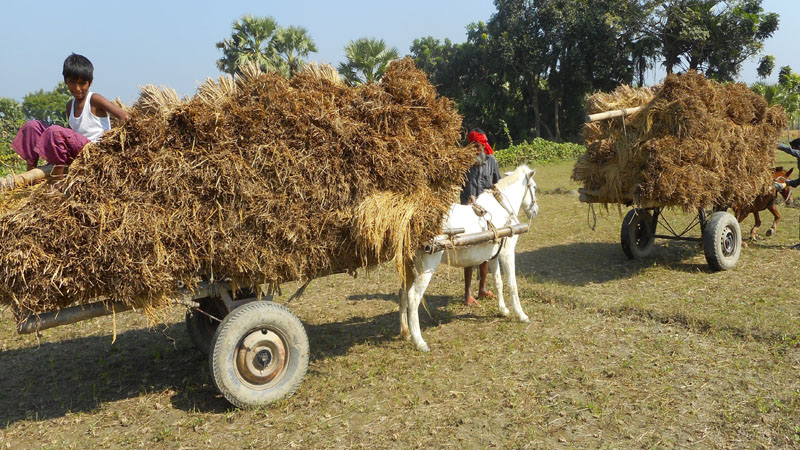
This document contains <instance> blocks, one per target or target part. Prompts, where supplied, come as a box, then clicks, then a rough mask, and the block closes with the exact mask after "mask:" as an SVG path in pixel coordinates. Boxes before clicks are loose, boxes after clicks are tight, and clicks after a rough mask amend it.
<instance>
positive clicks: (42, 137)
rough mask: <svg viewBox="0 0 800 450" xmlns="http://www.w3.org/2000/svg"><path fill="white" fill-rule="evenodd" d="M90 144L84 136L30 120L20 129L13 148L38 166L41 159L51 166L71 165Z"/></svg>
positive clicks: (26, 159)
mask: <svg viewBox="0 0 800 450" xmlns="http://www.w3.org/2000/svg"><path fill="white" fill-rule="evenodd" d="M88 143H89V139H86V137H84V136H83V135H82V134H80V133H77V132H75V131H73V130H71V129H69V128H64V127H60V126H58V125H51V126H49V127H48V126H47V124H45V123H44V122H42V121H39V120H30V121H28V122H25V125H23V126H22V128H20V129H19V132H18V133H17V136H16V137H15V138H14V141H13V142H11V148H13V149H14V150H15V151H16V152H17V153H18V154H19V156H21V157H22V159H24V160H25V161H27V162H29V163H31V164H33V165H36V163H37V162H38V161H39V158H44V160H45V161H47V162H48V163H50V164H61V165H63V164H69V163H71V162H72V160H74V159H75V157H77V156H78V154H79V153H80V152H81V150H83V147H84V146H85V145H86V144H88Z"/></svg>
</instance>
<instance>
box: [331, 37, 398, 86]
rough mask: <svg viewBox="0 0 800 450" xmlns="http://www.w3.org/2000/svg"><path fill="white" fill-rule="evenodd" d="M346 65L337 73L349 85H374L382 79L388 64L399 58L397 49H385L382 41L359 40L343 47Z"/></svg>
mask: <svg viewBox="0 0 800 450" xmlns="http://www.w3.org/2000/svg"><path fill="white" fill-rule="evenodd" d="M344 53H345V58H347V63H341V64H339V72H340V73H341V74H342V76H343V77H344V79H345V80H347V82H348V83H350V84H351V85H356V84H363V83H374V82H376V81H378V80H380V79H381V77H383V75H384V74H385V73H386V68H387V67H389V63H390V62H392V60H395V59H397V58H398V57H399V55H400V54H399V52H398V51H397V48H395V47H392V48H387V47H386V42H384V41H383V39H373V38H361V39H357V40H355V41H350V43H349V44H347V45H346V46H345V47H344Z"/></svg>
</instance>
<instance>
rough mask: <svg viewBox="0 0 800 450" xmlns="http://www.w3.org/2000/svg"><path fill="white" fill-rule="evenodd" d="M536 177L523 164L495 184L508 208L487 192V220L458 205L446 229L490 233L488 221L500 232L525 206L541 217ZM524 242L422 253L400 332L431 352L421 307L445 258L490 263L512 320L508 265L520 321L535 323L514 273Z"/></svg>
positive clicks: (407, 289) (403, 296) (411, 274)
mask: <svg viewBox="0 0 800 450" xmlns="http://www.w3.org/2000/svg"><path fill="white" fill-rule="evenodd" d="M535 173H536V171H535V170H532V169H529V168H528V166H526V165H522V166H519V167H517V168H516V170H514V171H513V172H511V173H508V174H506V177H504V178H502V179H501V180H500V181H499V182H498V183H497V185H495V189H496V190H497V191H498V192H499V193H500V195H499V196H498V197H500V199H501V200H502V204H501V202H500V201H499V200H498V198H496V197H495V196H494V195H493V194H492V193H491V192H489V191H487V192H484V193H482V194H481V195H480V196H479V197H478V198H477V200H476V203H477V204H478V205H479V206H481V207H483V208H484V209H485V210H486V211H487V214H485V215H484V216H483V217H479V216H478V215H477V214H476V213H475V211H474V209H473V207H472V206H467V205H459V204H453V205H452V206H451V207H450V211H449V212H448V214H447V218H446V219H445V222H444V228H464V232H465V233H479V232H482V231H487V230H488V229H489V226H488V224H487V221H489V222H491V223H492V225H494V227H495V228H502V227H506V226H509V225H514V224H517V223H520V222H519V219H518V218H517V214H518V213H519V211H520V208H522V209H523V210H524V211H525V213H526V214H527V215H528V217H529V218H531V219H533V218H535V217H536V215H537V214H538V213H539V206H538V205H537V204H536V183H535V182H534V181H533V175H534V174H535ZM518 239H519V235H514V236H511V237H508V238H505V243H502V241H503V239H499V240H498V241H497V242H492V241H489V242H484V243H482V244H477V245H473V246H470V247H461V248H456V249H448V250H444V251H440V252H437V253H432V254H428V253H425V252H423V251H421V250H420V251H418V252H417V254H416V255H415V256H414V263H413V264H414V266H413V268H412V267H408V268H407V269H406V282H405V284H404V286H402V287H401V288H400V334H401V335H402V336H403V337H404V338H405V339H409V337H410V338H411V341H412V342H413V343H414V345H415V346H416V347H417V349H419V350H421V351H424V352H427V351H429V350H430V349H429V348H428V344H426V343H425V340H423V339H422V333H421V332H420V328H419V304H420V302H421V301H422V296H423V294H425V289H426V288H427V287H428V283H430V281H431V277H433V273H434V272H435V271H436V267H438V266H439V263H440V262H441V261H442V256H445V255H446V258H445V263H446V264H448V265H450V266H454V267H472V266H476V265H478V264H480V263H482V262H483V261H487V260H489V261H490V262H489V271H490V272H491V273H492V278H493V279H494V284H495V289H496V290H495V292H497V301H498V307H499V309H500V314H502V315H503V316H504V317H508V315H509V313H510V312H509V310H508V308H506V305H505V301H504V300H503V281H502V279H501V278H500V268H501V267H502V270H503V273H504V274H505V276H506V277H508V285H509V288H510V289H511V312H513V313H514V317H516V318H517V319H518V320H519V321H520V322H525V323H528V322H530V320H529V319H528V316H527V315H526V314H525V313H524V312H523V311H522V306H521V305H520V302H519V293H518V292H517V278H516V274H515V273H514V266H515V262H514V251H515V248H516V246H517V240H518ZM498 259H499V262H500V264H499V266H498Z"/></svg>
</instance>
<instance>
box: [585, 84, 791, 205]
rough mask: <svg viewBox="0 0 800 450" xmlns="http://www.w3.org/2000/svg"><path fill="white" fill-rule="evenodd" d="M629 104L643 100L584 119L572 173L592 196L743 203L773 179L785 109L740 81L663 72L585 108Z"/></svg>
mask: <svg viewBox="0 0 800 450" xmlns="http://www.w3.org/2000/svg"><path fill="white" fill-rule="evenodd" d="M635 106H642V107H643V108H642V109H641V110H640V111H639V112H637V113H634V114H633V115H631V116H629V117H625V118H621V117H620V118H615V119H611V120H605V121H598V122H592V123H587V124H586V126H585V127H584V131H583V134H584V139H585V141H586V154H584V155H583V156H582V157H581V158H580V159H579V160H578V161H577V162H576V164H575V167H574V168H573V172H572V178H573V179H574V180H576V181H579V182H581V183H583V185H584V192H587V193H588V195H589V196H590V198H591V199H592V200H593V201H595V202H599V203H625V204H628V203H633V204H636V205H640V206H641V205H662V206H670V207H679V208H682V209H684V210H689V209H694V208H697V207H705V208H711V207H713V206H716V205H719V206H733V205H738V204H749V203H750V202H752V201H753V199H754V198H755V197H756V196H757V195H758V194H760V193H761V192H764V191H765V190H766V189H768V187H769V186H770V185H771V174H772V172H771V169H772V167H773V165H774V155H775V152H774V148H775V142H776V141H777V139H778V135H779V133H780V131H781V130H782V129H783V128H784V127H785V124H786V116H785V113H784V112H783V110H782V109H781V108H780V107H768V106H767V102H766V101H765V100H764V98H763V97H762V96H760V95H758V94H755V93H754V92H752V91H751V90H750V89H748V88H747V86H745V85H744V84H726V85H721V84H718V83H716V82H714V81H710V80H707V79H706V78H705V77H703V76H702V75H700V74H697V73H695V72H688V73H686V74H684V75H680V76H678V75H669V76H668V77H667V78H666V80H665V81H664V84H663V85H661V86H660V87H656V88H653V89H650V88H641V89H633V88H631V87H629V86H621V87H619V88H617V89H616V90H615V91H614V92H612V93H605V94H604V93H600V94H595V95H593V96H591V97H590V98H589V99H588V101H587V113H588V114H592V113H597V112H602V111H609V110H613V109H624V108H631V107H635Z"/></svg>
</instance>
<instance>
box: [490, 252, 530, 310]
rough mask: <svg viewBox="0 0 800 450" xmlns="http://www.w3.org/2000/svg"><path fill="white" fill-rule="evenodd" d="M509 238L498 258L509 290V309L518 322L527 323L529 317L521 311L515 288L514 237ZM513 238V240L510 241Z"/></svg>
mask: <svg viewBox="0 0 800 450" xmlns="http://www.w3.org/2000/svg"><path fill="white" fill-rule="evenodd" d="M516 237H517V236H514V237H513V238H509V240H508V242H506V246H505V248H504V249H503V250H501V251H500V256H498V259H499V260H500V265H501V266H502V269H503V273H505V274H506V279H507V280H508V290H509V291H510V292H511V311H513V312H514V316H516V318H517V319H519V321H520V322H525V323H529V322H530V319H528V316H527V315H526V314H525V312H524V311H522V305H521V304H520V301H519V291H518V290H517V274H516V272H515V270H516V267H515V266H516V263H515V261H514V257H515V255H514V248H515V247H516V243H517V242H516V239H514V238H516ZM512 239H513V241H512Z"/></svg>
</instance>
